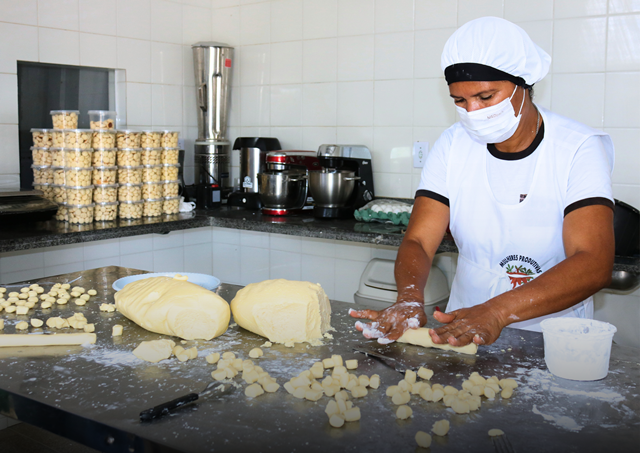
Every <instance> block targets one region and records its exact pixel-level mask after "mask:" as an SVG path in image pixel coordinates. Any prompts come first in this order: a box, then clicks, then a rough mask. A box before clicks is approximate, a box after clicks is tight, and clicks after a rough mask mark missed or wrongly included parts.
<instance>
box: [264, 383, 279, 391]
mask: <svg viewBox="0 0 640 453" xmlns="http://www.w3.org/2000/svg"><path fill="white" fill-rule="evenodd" d="M262 387H263V388H264V391H265V392H267V393H274V392H277V391H278V389H279V388H280V384H278V383H277V382H268V383H267V384H265V385H263V386H262Z"/></svg>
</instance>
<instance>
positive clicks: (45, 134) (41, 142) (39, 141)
mask: <svg viewBox="0 0 640 453" xmlns="http://www.w3.org/2000/svg"><path fill="white" fill-rule="evenodd" d="M31 137H32V138H33V146H35V147H36V148H48V147H50V146H51V144H52V143H53V139H52V138H51V129H31Z"/></svg>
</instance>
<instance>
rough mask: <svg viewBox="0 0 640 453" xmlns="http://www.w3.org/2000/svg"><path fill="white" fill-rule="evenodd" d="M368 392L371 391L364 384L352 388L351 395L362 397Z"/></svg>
mask: <svg viewBox="0 0 640 453" xmlns="http://www.w3.org/2000/svg"><path fill="white" fill-rule="evenodd" d="M368 393H369V391H368V390H367V388H366V387H364V386H362V385H357V386H355V387H354V388H353V389H351V396H353V397H354V398H362V397H364V396H367V394H368Z"/></svg>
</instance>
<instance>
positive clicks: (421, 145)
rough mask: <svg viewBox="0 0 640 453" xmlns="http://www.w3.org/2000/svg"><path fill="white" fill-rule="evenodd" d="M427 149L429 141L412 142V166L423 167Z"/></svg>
mask: <svg viewBox="0 0 640 453" xmlns="http://www.w3.org/2000/svg"><path fill="white" fill-rule="evenodd" d="M428 150H429V142H415V143H414V144H413V168H422V167H424V161H425V160H426V158H427V151H428Z"/></svg>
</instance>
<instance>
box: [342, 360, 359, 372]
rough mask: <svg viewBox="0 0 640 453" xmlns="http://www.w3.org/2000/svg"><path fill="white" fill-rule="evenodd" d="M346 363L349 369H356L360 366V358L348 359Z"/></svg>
mask: <svg viewBox="0 0 640 453" xmlns="http://www.w3.org/2000/svg"><path fill="white" fill-rule="evenodd" d="M344 364H345V366H346V368H347V370H355V369H356V368H358V359H351V360H346V361H345V362H344Z"/></svg>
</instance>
